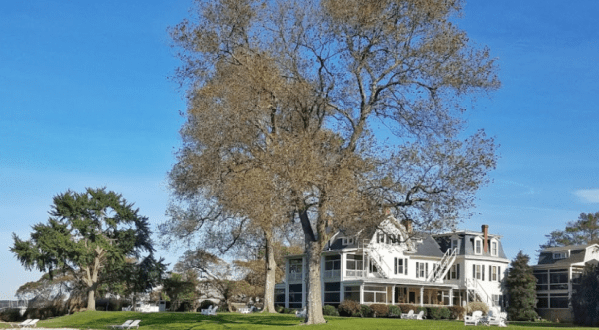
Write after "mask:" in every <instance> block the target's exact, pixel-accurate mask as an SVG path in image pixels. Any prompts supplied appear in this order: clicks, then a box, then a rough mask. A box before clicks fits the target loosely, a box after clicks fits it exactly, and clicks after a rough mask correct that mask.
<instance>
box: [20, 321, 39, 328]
mask: <svg viewBox="0 0 599 330" xmlns="http://www.w3.org/2000/svg"><path fill="white" fill-rule="evenodd" d="M39 321H40V319H33V320H31V321H29V323H27V324H25V325H21V326H20V327H21V328H25V329H29V328H35V327H37V322H39Z"/></svg>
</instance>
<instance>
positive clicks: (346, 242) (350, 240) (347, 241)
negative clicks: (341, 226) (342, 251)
mask: <svg viewBox="0 0 599 330" xmlns="http://www.w3.org/2000/svg"><path fill="white" fill-rule="evenodd" d="M342 243H343V245H352V244H354V238H353V237H343V241H342Z"/></svg>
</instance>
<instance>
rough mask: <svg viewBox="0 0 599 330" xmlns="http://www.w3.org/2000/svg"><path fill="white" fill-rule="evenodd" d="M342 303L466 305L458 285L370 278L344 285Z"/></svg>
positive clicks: (464, 295)
mask: <svg viewBox="0 0 599 330" xmlns="http://www.w3.org/2000/svg"><path fill="white" fill-rule="evenodd" d="M342 286H343V288H342V290H341V291H342V296H341V297H340V298H341V299H340V301H343V300H354V301H357V302H359V303H360V304H373V303H377V304H389V305H395V304H412V305H417V306H423V307H424V306H454V305H458V306H462V305H463V304H464V302H465V301H466V292H465V290H459V288H458V286H457V285H453V284H444V283H430V282H423V281H413V280H412V281H410V280H403V281H402V280H394V279H368V280H364V281H345V282H343V283H342Z"/></svg>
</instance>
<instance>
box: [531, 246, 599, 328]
mask: <svg viewBox="0 0 599 330" xmlns="http://www.w3.org/2000/svg"><path fill="white" fill-rule="evenodd" d="M587 263H599V245H597V244H590V245H570V246H561V247H551V248H547V249H544V250H542V251H541V252H540V254H539V262H538V264H537V265H536V266H533V267H532V268H533V273H534V275H535V277H536V278H537V313H538V314H539V316H540V317H542V318H545V319H551V320H555V319H559V320H561V321H572V317H573V316H572V310H571V305H570V303H569V301H570V298H571V297H572V292H573V291H575V290H576V285H577V283H578V278H579V277H580V276H581V275H582V272H583V269H584V266H585V265H586V264H587Z"/></svg>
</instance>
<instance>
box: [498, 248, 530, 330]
mask: <svg viewBox="0 0 599 330" xmlns="http://www.w3.org/2000/svg"><path fill="white" fill-rule="evenodd" d="M529 260H530V257H529V256H528V255H526V254H524V253H522V251H520V252H518V255H517V256H516V258H515V259H514V260H513V261H512V264H511V268H510V270H509V273H508V276H507V278H506V284H507V287H508V294H509V297H510V298H509V302H510V303H509V307H508V308H507V311H508V317H509V319H510V320H512V321H532V320H534V319H535V318H537V312H536V311H535V304H536V300H537V291H536V285H537V278H536V277H535V276H534V275H533V274H532V267H530V266H529V265H528V261H529Z"/></svg>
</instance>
